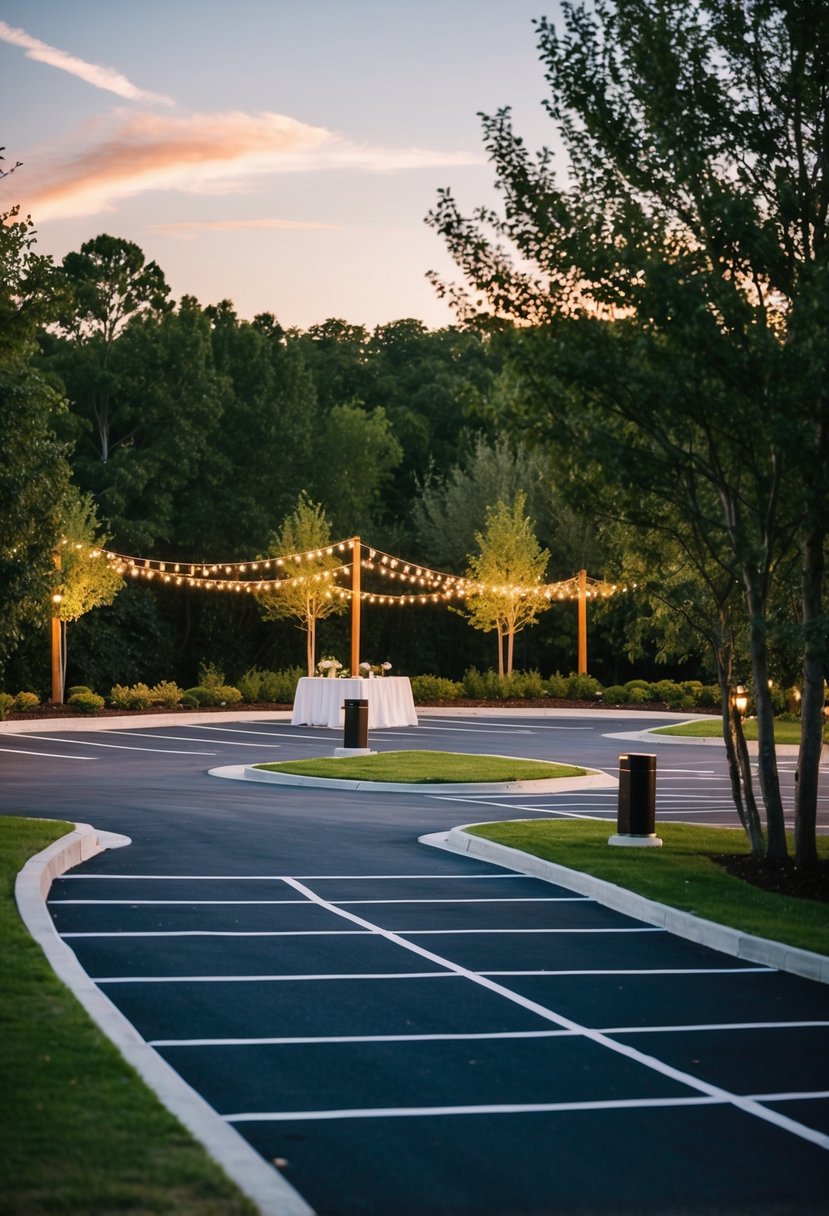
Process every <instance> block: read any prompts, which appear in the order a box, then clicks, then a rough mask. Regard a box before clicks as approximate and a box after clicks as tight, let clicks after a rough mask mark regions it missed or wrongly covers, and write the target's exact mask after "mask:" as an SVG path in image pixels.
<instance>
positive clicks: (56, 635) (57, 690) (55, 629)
mask: <svg viewBox="0 0 829 1216" xmlns="http://www.w3.org/2000/svg"><path fill="white" fill-rule="evenodd" d="M54 560H55V569H56V570H60V554H59V553H56V554H55V558H54ZM60 599H61V597H60V592H59V591H56V592H55V594H54V595H53V597H52V602H53V603H54V604H59V603H60ZM51 631H52V633H51V636H52V700H53V701H54V702H55V704H56V705H61V704H62V703H63V660H62V655H61V641H62V638H61V627H60V617H58V616H53V617H52V620H51Z"/></svg>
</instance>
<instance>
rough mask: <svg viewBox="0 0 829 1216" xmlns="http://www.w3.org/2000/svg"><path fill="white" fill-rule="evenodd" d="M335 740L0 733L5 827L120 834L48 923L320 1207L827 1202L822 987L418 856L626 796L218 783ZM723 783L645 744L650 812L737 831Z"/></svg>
mask: <svg viewBox="0 0 829 1216" xmlns="http://www.w3.org/2000/svg"><path fill="white" fill-rule="evenodd" d="M652 724H653V722H652V721H651V720H649V719H646V718H644V717H643V718H642V719H641V720H639V719H637V718H636V717H634V716H632V715H630V714H628V715H623V716H621V720H620V719H614V718H606V717H601V718H599V717H590V718H588V719H585V718H578V717H568V716H564V715H561V716H555V717H551V718H533V717H525V718H521V717H520V716H519V717H516V716H515V715H510V716H508V717H507V716H506V715H504V716H503V717H497V716H496V717H491V718H489V717H488V718H473V717H463V716H462V715H459V716H458V717H452V718H450V717H446V716H442V717H435V718H429V717H428V716H426V715H424V716H423V719H422V722H421V725H420V726H419V727H417V728H413V729H411V730H407V731H401V732H398V731H383V732H377V733H376V735H375V736H374V737H373V738H372V745H373V746H375V747H378V748H382V749H389V748H398V747H413V746H420V747H424V746H425V747H430V748H443V749H446V750H458V751H461V750H462V751H477V752H492V753H495V752H497V753H501V754H509V755H526V756H533V757H538V758H547V759H554V760H562V761H567V762H571V763H581V764H586V765H589V766H591V767H598V768H603V769H605V770H606V771H608V772H611V773H612V772H614V771H615V769H616V765H617V763H618V755H619V753H620V751H625V750H628V749H630V750H639V751H649V750H656V749H654V748H651V747H649V746H643V745H642V744H641V743H640V744H638V745H634V744H633V743H632V742H631V741H630V740H624V739H622V738H621V737H620V736H623V735H625V734H630V733H631V732H635V731H636V730H637V729H641V728H644V727H645V726H647V725H652ZM338 741H339V740H335V739H334V734H333V732H329V731H324V730H315V729H312V728H297V729H292V728H291V727H289V726H287V725H286V724H285V723H284V722H281V721H278V720H274V721H269V722H245V723H243V722H235V723H224V722H223V723H220V724H219V723H214V724H204V723H199V724H197V725H191V726H172V725H171V726H164V727H162V728H159V727H156V726H152V727H147V728H146V729H142V728H141V727H140V725H139V724H136V725H132V724H130V726H129V729H128V730H122V729H116V730H106V731H95V732H84V731H78V732H76V731H60V730H54V729H50V730H40V729H38V730H37V731H34V732H30V733H27V734H25V735H15V736H9V735H3V736H0V753H2V763H3V768H4V773H5V776H6V780H5V782H4V784H3V788H2V793H1V794H0V799H2V810H3V811H4V812H5V813H29V814H50V815H60V816H61V817H69V818H76V819H81V820H85V821H88V822H92V823H94V824H95V825H96V826H97V827H100V828H104V829H107V830H111V831H117V832H124V833H126V834H127V835H129V836H130V837H131V838H132V841H133V843H132V844H131V846H130V847H129V848H124V849H119V850H117V851H112V852H107V853H104V854H101V855H99V856H98V857H96V858H94V859H93V860H92V861H90V862H88V863H86V864H84V865H83V866H81V867H79V868H78V869H76V870H74V871H72V872H71V873H69V874H67V875H65V876H64V877H63V878H61V879H58V880H57V881H56V882H55V883H54V885H53V887H52V891H51V895H50V901H49V904H50V909H51V911H52V916H53V919H54V923H55V926H56V928H57V930H58V932H59V933H60V934H61V936H62V937H63V939H64V941H65V942H66V943H67V944H68V945H70V946H71V947H72V949H73V950H74V951H75V953H76V954H77V957H78V959H79V960H80V962H81V964H82V965H83V967H84V968H85V970H86V972H87V973H88V974H89V975H90V976H91V977H92V978H93V979H94V981H95V983H96V984H97V985H98V986H99V987H100V989H101V991H103V992H104V993H105V994H106V995H107V997H109V999H110V1000H112V1001H113V1002H114V1003H115V1004H116V1006H117V1007H118V1008H119V1009H120V1010H121V1011H122V1013H123V1014H124V1015H125V1016H126V1017H127V1018H128V1019H129V1021H130V1022H131V1023H132V1025H133V1026H134V1027H135V1028H136V1029H137V1030H138V1031H139V1033H140V1034H141V1035H142V1036H143V1038H144V1039H145V1040H146V1041H147V1042H149V1043H150V1044H151V1045H152V1046H153V1047H154V1048H155V1050H156V1051H158V1052H159V1053H160V1054H161V1055H162V1056H163V1058H164V1059H165V1060H167V1061H168V1062H169V1063H170V1064H171V1065H172V1066H173V1067H174V1068H175V1070H176V1071H177V1072H178V1073H179V1074H180V1075H181V1076H182V1077H184V1078H185V1080H186V1081H187V1082H189V1084H190V1085H192V1086H193V1087H194V1088H195V1089H196V1090H197V1091H198V1092H199V1093H200V1094H201V1095H203V1097H204V1098H206V1100H207V1101H208V1102H209V1103H210V1104H211V1106H212V1107H213V1108H214V1109H215V1110H216V1111H217V1112H218V1114H219V1115H220V1116H221V1118H222V1119H223V1120H225V1121H226V1122H227V1123H228V1124H230V1125H231V1126H233V1127H235V1128H236V1129H237V1130H238V1131H239V1132H241V1134H242V1135H244V1136H245V1137H246V1138H247V1139H248V1140H249V1141H250V1142H251V1143H252V1144H253V1145H254V1147H255V1148H256V1149H257V1150H258V1151H259V1152H260V1153H261V1154H262V1156H263V1157H264V1158H265V1159H266V1160H268V1161H272V1162H275V1163H276V1164H277V1167H278V1168H279V1170H280V1172H281V1173H282V1174H283V1176H284V1177H285V1178H286V1179H287V1180H288V1181H289V1182H290V1183H291V1185H292V1186H293V1187H295V1188H296V1189H297V1191H298V1192H299V1193H300V1194H301V1195H302V1196H303V1197H304V1198H305V1200H306V1201H307V1202H308V1203H309V1204H310V1205H311V1207H312V1208H313V1209H314V1210H315V1211H316V1212H318V1213H319V1214H320V1216H323V1214H324V1213H330V1214H332V1216H351V1214H357V1213H366V1214H377V1216H409V1214H411V1216H414V1214H415V1213H417V1216H422V1214H423V1213H426V1212H428V1213H430V1214H432V1213H434V1214H435V1216H443V1214H446V1216H449V1214H454V1213H458V1214H460V1213H464V1214H465V1216H478V1214H480V1216H496V1214H497V1216H503V1214H505V1213H509V1214H510V1216H513V1214H514V1216H522V1214H525V1213H526V1214H531V1213H570V1212H572V1213H588V1212H590V1213H623V1212H631V1213H632V1212H651V1213H660V1214H667V1213H684V1212H688V1213H703V1212H705V1213H711V1212H723V1213H726V1212H727V1213H732V1212H743V1211H745V1212H748V1211H749V1210H750V1211H752V1212H766V1213H769V1214H770V1213H772V1212H775V1213H786V1212H791V1213H795V1212H797V1213H811V1212H818V1211H823V1210H824V1208H823V1204H824V1202H825V1193H826V1184H827V1181H829V1171H827V1163H829V1156H827V1148H829V993H827V989H826V987H825V986H823V985H819V984H816V983H812V982H810V981H807V980H803V979H798V978H796V977H794V976H791V975H787V974H784V973H781V972H778V971H775V970H773V969H771V968H768V967H762V966H755V965H750V964H746V963H744V962H741V961H739V960H737V959H734V958H732V957H730V956H728V955H724V954H719V953H716V952H714V951H711V950H708V949H705V948H703V947H701V946H698V945H695V944H693V943H691V942H687V941H683V940H680V939H678V938H676V937H673V936H671V935H669V934H667V933H665V932H664V931H662V930H660V929H656V928H654V927H652V926H650V925H646V924H643V923H641V922H638V921H635V920H633V919H631V918H629V917H626V916H623V915H621V914H619V913H616V912H613V911H610V910H609V909H607V908H604V907H602V906H600V905H599V904H597V903H595V902H594V901H592V900H590V899H587V898H585V897H582V896H579V895H575V894H574V893H573V892H571V891H568V890H567V889H565V888H564V887H559V886H555V885H553V884H551V883H547V882H543V881H541V880H538V879H533V878H528V877H525V876H522V875H518V874H515V873H513V872H511V871H508V870H505V869H503V868H501V867H498V866H494V865H490V864H487V863H483V862H480V861H475V860H472V859H469V858H466V857H459V856H455V855H452V854H448V853H446V852H442V851H439V850H434V849H429V848H426V847H425V846H423V845H420V844H418V843H417V838H418V836H419V835H422V834H424V833H428V832H437V831H440V830H445V829H446V828H448V827H451V826H453V825H454V824H457V823H463V822H470V821H473V820H491V819H501V818H512V817H520V818H527V817H532V816H544V817H549V816H554V817H568V818H569V817H581V816H589V817H600V818H606V819H608V820H609V821H611V823H612V822H613V821H614V820H615V812H616V795H615V792H614V791H613V790H610V791H601V790H595V791H585V792H584V793H578V794H573V793H564V794H561V795H556V796H549V795H545V796H543V797H538V798H528V797H527V796H526V795H523V796H521V795H518V796H512V797H505V796H503V795H501V796H498V797H492V798H488V797H480V796H469V795H458V796H452V797H447V796H445V795H443V796H441V795H429V794H428V793H423V794H420V793H418V794H393V795H382V794H378V793H373V794H360V793H351V792H345V793H344V792H342V791H336V792H335V791H330V790H308V789H298V788H290V787H263V786H261V785H251V784H246V783H242V782H235V781H221V780H219V779H217V778H215V777H210V776H209V775H208V770H209V769H212V768H216V767H220V766H222V765H229V764H239V763H241V762H243V760H244V761H247V762H252V761H255V760H257V761H258V760H262V761H265V760H272V759H273V760H275V759H287V758H293V757H295V756H301V755H319V754H326V753H330V751H331V747H332V744H333V743H335V742H338ZM6 753H8V754H6ZM791 767H792V765H791V763H790V762H789V761H787V760H784V761H783V762H781V769H783V770H785V772H784V782H785V789H786V798H787V805H789V806H790V805H791V786H792V779H793V774H792V773H791V771H790V769H791ZM728 788H729V787H728V779H727V774H726V772H725V766H724V760H723V757H722V755H721V752H720V751H718V749H717V748H715V747H711V746H705V747H682V746H671V747H668V746H665V747H660V748H659V750H658V778H657V791H658V793H657V819H658V820H663V821H664V820H666V819H678V820H683V821H688V822H704V823H706V824H709V825H710V824H727V825H729V826H734V825H735V814H734V811H733V807H732V806H731V804H730V799H729V797H728ZM828 821H829V805H828V804H827V801H826V790H825V789H824V791H823V799H822V802H821V824H822V830H826V828H827V822H828Z"/></svg>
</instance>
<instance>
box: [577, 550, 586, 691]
mask: <svg viewBox="0 0 829 1216" xmlns="http://www.w3.org/2000/svg"><path fill="white" fill-rule="evenodd" d="M577 671H578V673H579V675H580V676H584V675H587V571H586V570H579V647H578V667H577Z"/></svg>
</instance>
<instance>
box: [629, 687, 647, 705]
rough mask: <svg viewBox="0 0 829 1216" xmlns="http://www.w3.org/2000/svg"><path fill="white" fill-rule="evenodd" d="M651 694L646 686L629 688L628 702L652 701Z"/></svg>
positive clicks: (641, 703) (643, 702)
mask: <svg viewBox="0 0 829 1216" xmlns="http://www.w3.org/2000/svg"><path fill="white" fill-rule="evenodd" d="M652 700H653V695H652V693H651V692H650V690H649V689H648V688H629V689H628V702H629V704H631V705H644V704H645V702H646V701H652Z"/></svg>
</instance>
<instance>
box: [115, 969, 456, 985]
mask: <svg viewBox="0 0 829 1216" xmlns="http://www.w3.org/2000/svg"><path fill="white" fill-rule="evenodd" d="M459 978H460V977H459V976H457V975H453V974H452V972H451V971H364V972H354V973H353V974H351V973H345V972H344V973H343V974H341V975H337V974H334V973H331V974H328V973H326V974H325V975H123V976H121V975H114V976H103V977H102V978H100V979H93V981H92V982H93V984H264V983H268V984H284V983H291V984H296V983H305V982H317V981H319V980H456V979H459Z"/></svg>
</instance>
